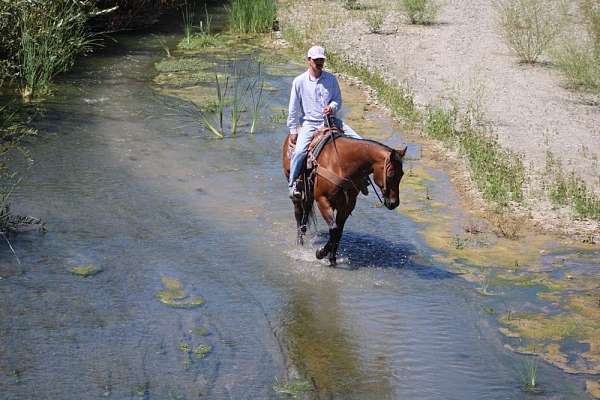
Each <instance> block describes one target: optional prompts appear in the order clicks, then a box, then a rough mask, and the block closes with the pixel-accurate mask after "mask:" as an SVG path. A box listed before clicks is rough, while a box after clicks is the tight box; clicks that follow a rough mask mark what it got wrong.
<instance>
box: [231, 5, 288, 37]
mask: <svg viewBox="0 0 600 400" xmlns="http://www.w3.org/2000/svg"><path fill="white" fill-rule="evenodd" d="M276 17H277V6H276V3H275V0H232V1H231V8H230V9H229V26H230V28H231V29H232V30H233V31H234V32H242V33H261V32H270V31H271V30H272V29H273V22H274V21H275V18H276Z"/></svg>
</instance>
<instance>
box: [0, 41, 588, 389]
mask: <svg viewBox="0 0 600 400" xmlns="http://www.w3.org/2000/svg"><path fill="white" fill-rule="evenodd" d="M160 52H161V50H160V47H159V46H158V43H157V41H156V39H155V38H152V37H150V36H133V35H130V36H127V37H121V38H120V43H119V44H117V45H115V46H114V48H111V49H110V50H106V51H103V52H101V53H100V54H98V55H95V56H94V57H91V58H87V59H85V60H83V62H82V63H81V64H80V65H79V67H78V70H77V71H75V72H74V73H72V74H69V75H68V76H67V77H64V79H63V80H62V81H61V85H60V89H59V90H58V92H57V94H56V96H55V97H53V98H52V100H51V101H49V102H48V103H47V105H46V107H47V114H46V117H45V118H44V119H42V120H41V121H42V122H40V126H39V128H40V131H41V132H42V134H41V138H40V139H39V140H37V141H36V143H35V144H34V146H33V159H34V160H35V161H36V164H35V166H34V168H33V170H32V172H31V174H30V175H29V176H28V177H27V179H26V181H25V182H24V184H22V185H20V187H19V188H18V191H17V193H16V194H15V197H14V200H13V202H14V204H15V205H16V206H18V209H16V210H15V211H17V212H19V211H21V212H23V213H26V214H30V215H35V216H39V217H41V218H43V219H44V220H45V221H46V222H47V226H48V230H49V232H48V233H47V234H45V235H40V234H37V233H29V234H23V235H20V236H18V237H17V238H15V239H14V240H13V246H14V247H15V249H16V251H17V252H18V254H19V256H20V258H21V261H22V264H21V265H18V264H17V263H16V261H15V258H14V257H13V256H12V255H11V253H10V252H9V250H8V249H6V248H2V250H1V254H0V256H1V264H0V276H2V278H3V279H2V280H0V299H1V301H2V307H0V313H1V314H0V316H1V319H0V388H1V391H0V393H1V394H0V398H2V399H28V398H48V399H64V400H68V399H97V398H101V397H106V398H115V399H128V398H144V399H196V398H207V399H268V398H278V395H277V394H276V393H275V392H274V390H273V384H274V383H275V382H276V379H277V380H278V381H283V380H285V378H286V376H288V374H293V372H291V371H294V370H296V369H297V370H298V371H300V374H301V375H302V376H303V377H304V378H305V379H308V380H310V381H311V382H312V384H313V385H314V387H315V392H312V393H311V394H309V397H315V398H323V399H329V398H333V399H515V398H526V397H528V396H529V395H527V394H525V393H524V392H523V391H522V390H521V386H522V383H521V374H522V372H520V371H519V370H520V369H521V366H523V365H525V364H524V363H523V361H524V358H523V357H520V356H515V355H512V354H511V353H509V352H507V351H506V350H505V349H504V348H503V343H502V341H501V338H500V336H499V335H498V334H497V333H496V325H495V321H494V319H493V318H490V317H488V316H486V315H484V313H483V312H482V311H481V298H480V297H479V296H478V295H477V294H476V293H475V292H474V291H473V290H472V288H471V287H470V286H469V285H468V284H467V283H466V282H464V281H463V280H462V279H461V278H460V277H458V276H456V275H454V274H453V273H451V272H448V270H447V269H446V268H445V267H444V266H442V265H436V264H435V263H433V262H431V261H428V260H430V259H431V258H430V256H431V253H432V251H431V249H429V248H428V247H427V246H426V245H425V244H424V243H423V242H422V241H421V239H420V238H419V235H418V234H417V230H418V228H419V226H418V224H416V223H414V222H411V221H410V220H408V219H406V218H404V217H402V216H401V215H400V214H398V213H393V212H389V211H387V210H385V209H383V208H377V207H374V206H373V203H374V202H375V197H374V195H373V194H371V196H370V197H369V199H365V198H361V199H360V201H359V205H358V207H357V210H356V211H355V212H354V214H353V215H352V217H351V218H350V219H349V221H348V224H347V228H346V232H345V236H344V238H343V240H342V243H341V246H340V248H341V249H340V252H341V254H340V260H341V264H342V265H341V268H338V269H331V268H328V267H326V266H325V265H324V264H323V263H321V262H318V261H316V260H315V259H314V247H315V246H316V244H314V243H313V244H312V247H311V246H307V247H305V248H298V247H296V245H295V227H294V226H295V223H294V221H293V217H292V211H291V206H290V203H289V200H288V199H287V198H286V192H287V191H286V183H285V180H284V178H283V175H282V172H281V166H280V143H281V142H282V140H283V135H284V132H283V130H282V127H281V126H276V125H274V124H269V123H268V122H265V123H263V124H262V129H261V130H260V132H259V133H257V134H256V135H255V136H253V137H249V136H247V135H241V136H240V137H238V138H234V139H231V138H230V139H225V140H214V139H212V138H211V137H210V136H209V135H208V134H206V133H203V132H202V130H201V129H200V127H199V125H198V124H197V123H196V124H194V123H190V118H189V112H188V111H189V110H186V107H187V106H186V104H185V103H184V102H181V101H178V100H174V99H168V98H165V97H164V96H161V95H159V94H157V93H156V92H155V91H154V90H153V89H152V83H151V82H150V81H149V79H150V77H151V75H152V73H153V72H152V63H153V62H154V61H156V60H157V59H159V58H160V57H162V55H161V54H160ZM285 67H286V68H287V69H288V70H289V71H290V74H289V76H283V77H282V76H277V75H267V79H268V83H269V84H272V85H274V86H276V87H278V88H279V89H280V90H278V91H275V92H272V93H270V94H269V97H268V103H269V105H268V106H267V109H268V108H269V107H270V106H281V105H285V104H286V102H287V95H288V93H287V92H288V88H289V85H290V83H291V79H292V77H293V75H294V74H295V73H297V72H299V71H301V68H302V67H299V66H296V65H293V64H289V65H286V66H285ZM388 124H389V122H388ZM387 140H390V141H393V140H397V138H395V137H392V138H388V139H387ZM439 185H440V187H441V188H442V189H440V188H436V190H445V191H448V192H449V193H450V189H449V187H450V186H449V183H448V181H447V178H446V180H441V181H440V183H439ZM319 229H320V231H322V230H323V224H322V223H321V225H320V226H319ZM324 239H325V238H324V236H323V233H317V234H315V235H314V237H313V241H314V242H316V243H317V244H318V243H321V242H322V241H323V240H324ZM83 264H93V265H95V266H97V267H99V268H101V269H102V272H100V273H99V274H98V275H96V276H93V277H88V278H82V277H78V276H75V275H73V274H71V273H70V272H69V269H70V268H72V267H75V266H79V265H83ZM162 278H174V279H177V280H178V282H180V283H181V288H182V290H185V292H186V293H187V294H188V295H190V296H194V295H195V296H198V295H201V296H202V297H203V298H204V299H205V304H204V305H203V306H201V307H198V308H191V309H174V308H170V307H168V306H166V305H164V304H162V303H161V302H160V301H159V300H158V297H157V295H158V294H159V292H160V291H162V290H165V287H164V282H163V280H162ZM197 328H206V329H207V331H208V335H207V336H204V335H201V334H199V333H198V331H197V330H196V329H197ZM199 344H207V345H209V346H211V348H212V351H211V352H210V353H209V354H208V355H207V356H206V357H204V358H202V357H198V356H196V355H194V354H193V353H190V352H186V351H183V350H182V348H185V346H186V345H187V346H190V347H193V346H196V345H199ZM539 375H540V380H541V381H542V383H543V385H544V388H545V389H546V394H545V395H544V396H542V398H543V397H546V398H586V397H585V395H583V394H582V387H581V382H579V381H575V380H573V379H572V378H570V377H568V376H567V375H564V374H562V373H560V372H559V370H557V369H555V368H552V367H548V366H545V365H541V366H540V372H539Z"/></svg>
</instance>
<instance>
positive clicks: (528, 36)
mask: <svg viewBox="0 0 600 400" xmlns="http://www.w3.org/2000/svg"><path fill="white" fill-rule="evenodd" d="M557 3H558V2H554V1H550V0H500V1H498V2H497V3H496V8H497V12H498V20H499V24H500V28H501V30H502V34H503V36H504V38H505V40H506V41H507V43H508V46H509V47H510V48H511V49H512V50H513V51H514V52H515V53H517V55H518V56H519V58H520V59H521V61H523V62H526V63H535V62H536V61H537V59H538V58H539V57H540V56H541V55H542V53H543V52H544V51H545V50H546V49H547V48H548V46H550V44H551V43H552V41H553V40H554V38H555V37H556V36H557V35H558V33H559V32H560V30H561V28H562V25H563V23H562V17H561V13H560V11H561V9H560V7H559V6H560V5H559V4H557Z"/></svg>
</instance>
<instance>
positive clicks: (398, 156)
mask: <svg viewBox="0 0 600 400" xmlns="http://www.w3.org/2000/svg"><path fill="white" fill-rule="evenodd" d="M405 154H406V147H405V148H404V149H402V150H395V149H393V150H392V151H391V152H390V154H389V155H388V156H387V157H386V158H385V161H384V163H383V168H382V169H381V171H374V172H375V174H374V178H375V182H376V183H377V185H379V187H380V188H381V191H382V193H383V204H384V205H385V206H386V207H387V208H388V209H390V210H393V209H394V208H396V207H398V205H400V180H401V179H402V176H403V175H404V171H402V157H404V155H405ZM377 172H379V173H377Z"/></svg>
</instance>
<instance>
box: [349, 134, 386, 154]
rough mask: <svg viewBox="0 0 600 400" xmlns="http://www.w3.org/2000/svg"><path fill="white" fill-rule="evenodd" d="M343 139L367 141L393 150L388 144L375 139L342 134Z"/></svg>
mask: <svg viewBox="0 0 600 400" xmlns="http://www.w3.org/2000/svg"><path fill="white" fill-rule="evenodd" d="M343 139H350V140H356V141H357V142H367V143H370V144H376V145H378V146H380V147H383V148H384V149H386V150H389V151H392V150H394V149H392V148H391V147H390V146H388V145H385V144H383V143H381V142H378V141H376V140H372V139H356V138H353V137H349V136H344V137H343Z"/></svg>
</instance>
